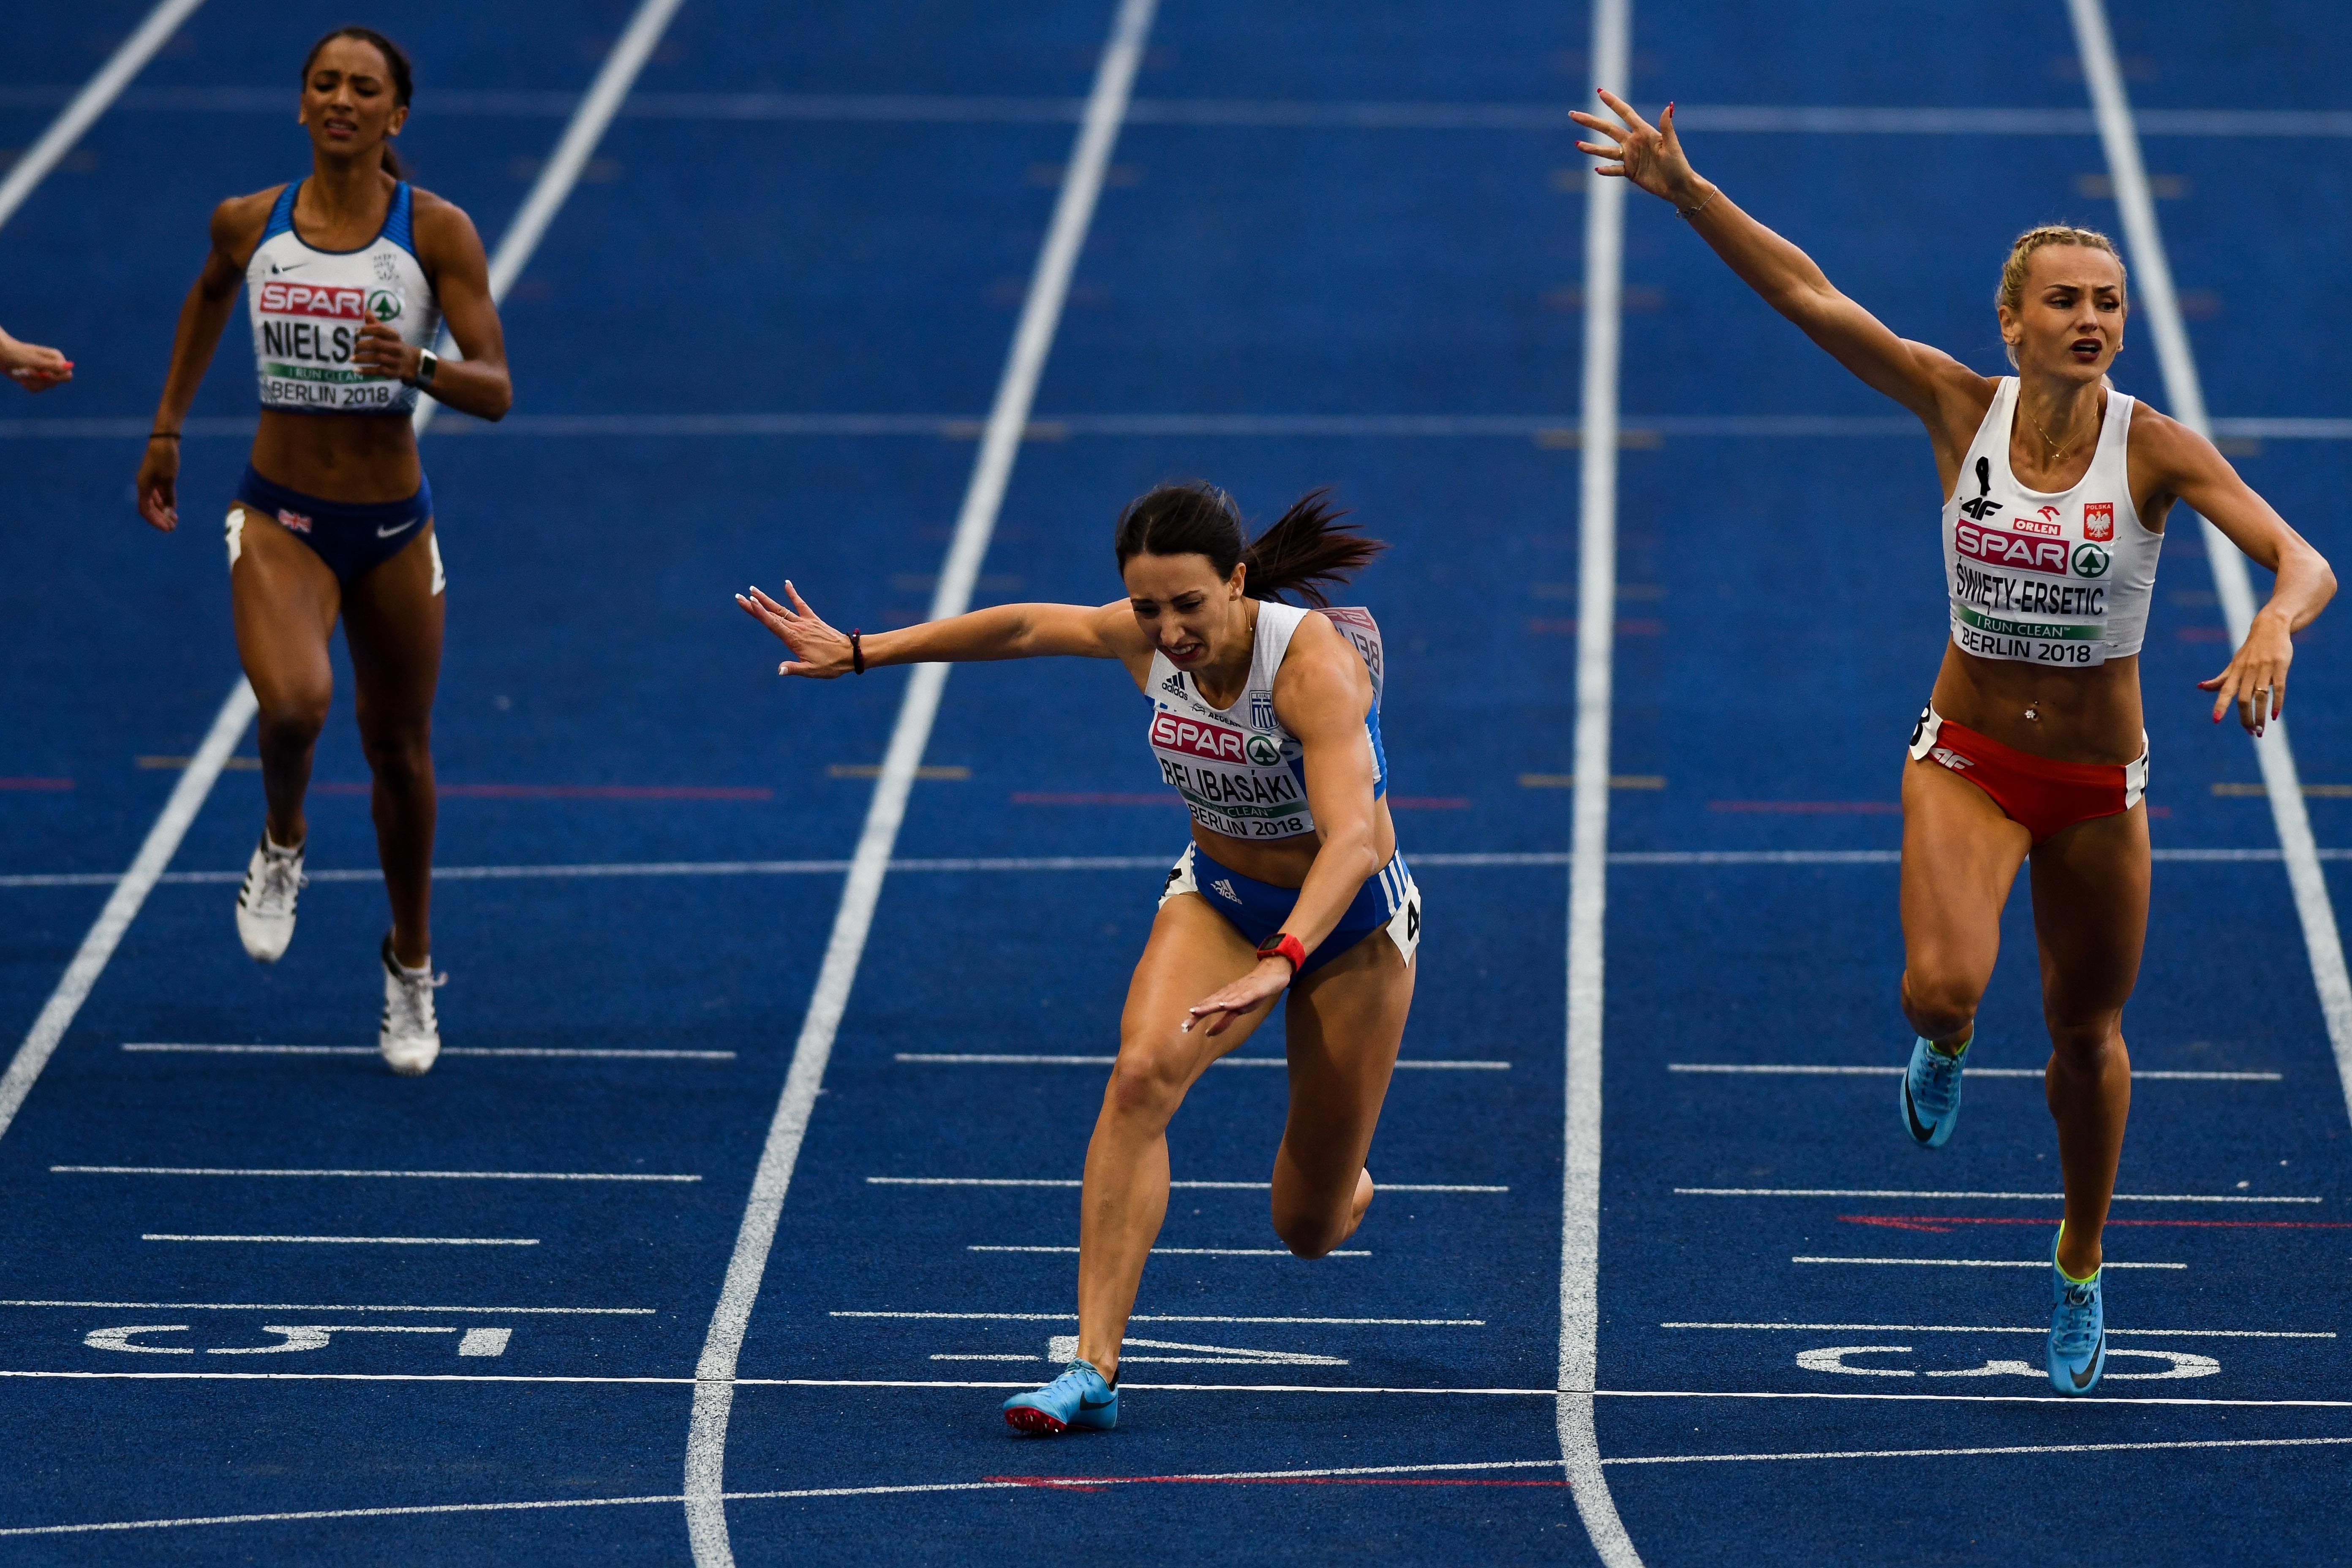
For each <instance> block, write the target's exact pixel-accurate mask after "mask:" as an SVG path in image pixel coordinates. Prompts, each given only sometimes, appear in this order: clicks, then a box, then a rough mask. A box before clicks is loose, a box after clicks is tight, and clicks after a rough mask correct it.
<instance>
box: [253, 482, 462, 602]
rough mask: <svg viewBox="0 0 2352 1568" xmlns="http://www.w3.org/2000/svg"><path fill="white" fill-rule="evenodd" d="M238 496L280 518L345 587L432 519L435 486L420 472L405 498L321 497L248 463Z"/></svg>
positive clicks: (405, 545) (403, 545) (404, 546)
mask: <svg viewBox="0 0 2352 1568" xmlns="http://www.w3.org/2000/svg"><path fill="white" fill-rule="evenodd" d="M236 499H237V500H238V501H240V502H241V503H243V504H244V505H246V506H249V507H251V508H253V509H254V510H256V511H258V512H260V513H262V514H263V515H264V516H266V517H274V518H276V519H277V520H278V522H279V523H280V524H281V525H283V526H284V528H285V529H286V531H288V532H289V533H291V534H292V535H293V536H294V537H295V538H297V539H299V540H300V541H301V542H303V543H305V544H307V545H309V546H310V548H311V550H313V551H314V552H317V554H318V557H319V559H320V560H321V561H323V562H325V563H327V569H328V570H329V571H331V572H332V573H333V574H335V581H336V582H338V583H341V584H343V585H344V586H345V587H349V586H350V585H351V584H352V583H353V582H355V581H357V580H358V579H360V578H362V577H364V576H366V575H367V574H368V573H370V572H372V571H373V570H374V569H375V568H376V567H378V566H380V565H382V564H383V563H384V562H386V561H389V560H391V559H392V558H393V557H394V556H395V555H397V554H399V553H400V552H402V551H404V550H405V549H407V548H408V545H409V542H411V541H412V540H414V539H415V537H416V535H417V533H418V531H420V530H421V529H423V528H424V526H425V524H426V523H428V522H430V521H433V486H432V483H431V481H429V480H427V479H425V478H424V477H423V476H422V475H419V476H418V478H417V483H416V493H415V495H413V496H410V497H409V498H408V499H407V500H390V501H347V500H320V499H319V498H318V497H317V496H306V495H304V494H303V493H302V492H301V491H300V490H289V489H287V488H286V487H285V486H284V485H280V484H273V483H271V482H270V481H269V480H268V479H263V478H262V477H261V476H260V475H259V474H257V473H256V472H254V468H253V465H252V464H250V463H247V465H246V466H245V478H243V479H239V480H238V481H237V484H236Z"/></svg>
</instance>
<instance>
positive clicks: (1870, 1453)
mask: <svg viewBox="0 0 2352 1568" xmlns="http://www.w3.org/2000/svg"><path fill="white" fill-rule="evenodd" d="M2035 1332H2037V1333H2042V1332H2047V1331H2046V1330H2036V1331H2035ZM2346 1443H2352V1437H2209V1438H2202V1439H2197V1440H2189V1441H2181V1442H2172V1443H2019V1444H2011V1445H2010V1446H2009V1447H1999V1448H1861V1449H1843V1450H1829V1451H1825V1452H1820V1453H1811V1454H1653V1455H1649V1456H1647V1457H1645V1458H1625V1459H1604V1460H1602V1461H1601V1463H1603V1464H1608V1465H1738V1464H1758V1463H1769V1462H1771V1461H1774V1460H1781V1459H1958V1458H1984V1457H1991V1456H1999V1455H2013V1454H2140V1453H2148V1452H2152V1451H2155V1450H2158V1449H2165V1448H2326V1447H2336V1446H2339V1445H2341V1444H2346Z"/></svg>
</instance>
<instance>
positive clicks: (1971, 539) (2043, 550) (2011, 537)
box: [1952, 522, 2066, 577]
mask: <svg viewBox="0 0 2352 1568" xmlns="http://www.w3.org/2000/svg"><path fill="white" fill-rule="evenodd" d="M1952 540H1953V542H1954V543H1955V544H1956V545H1958V548H1959V552H1960V553H1961V554H1963V555H1965V556H1968V557H1969V559H1970V560H1972V561H1983V562H1986V563H1990V564H1991V565H1995V566H2014V567H2018V568H2020V569H2021V570H2023V571H2027V572H2046V573H2048V574H2051V575H2052V576H2053V577H2063V576H2065V575H2066V542H2065V541H2063V540H2061V539H2028V538H2026V537H2025V536H2024V535H2023V534H2019V533H2011V532H2010V531H2007V530H2005V529H2003V530H1998V531H1997V530H1994V529H1990V528H1979V527H1978V526H1976V525H1975V524H1974V523H1968V522H1962V523H1956V524H1954V525H1953V529H1952Z"/></svg>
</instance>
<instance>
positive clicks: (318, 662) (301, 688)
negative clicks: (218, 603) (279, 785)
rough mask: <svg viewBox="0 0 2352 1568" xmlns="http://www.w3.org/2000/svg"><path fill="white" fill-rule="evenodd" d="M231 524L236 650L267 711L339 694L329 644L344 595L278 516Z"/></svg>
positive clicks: (245, 509)
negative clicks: (335, 690)
mask: <svg viewBox="0 0 2352 1568" xmlns="http://www.w3.org/2000/svg"><path fill="white" fill-rule="evenodd" d="M235 510H237V511H240V512H242V513H243V514H244V521H243V523H242V524H241V525H233V532H232V539H233V541H234V543H233V545H232V548H233V550H234V556H233V558H232V559H231V561H230V563H229V573H228V583H229V604H230V608H231V612H232V615H233V617H234V619H235V621H236V647H237V652H238V653H239V655H241V656H242V657H243V658H244V661H245V669H246V676H247V679H249V680H251V681H252V683H253V690H254V695H255V696H256V697H257V698H259V699H260V700H261V705H262V710H263V711H264V712H265V713H271V712H280V711H284V710H288V709H290V708H300V707H304V706H308V705H310V704H315V705H316V706H317V707H318V708H319V709H320V711H322V712H323V710H324V709H325V705H326V702H327V699H328V695H329V693H330V692H331V691H332V690H333V689H334V670H333V667H332V665H331V664H330V662H329V661H328V658H327V638H328V637H329V636H330V635H331V633H332V632H333V631H334V629H335V616H336V615H337V614H338V612H339V611H340V610H341V604H342V595H341V590H340V589H339V588H338V587H337V586H336V584H335V574H334V573H333V572H331V571H330V570H328V567H327V563H325V562H323V561H321V560H320V559H319V556H318V554H317V552H314V551H313V550H312V549H311V548H310V546H309V545H307V544H305V543H303V542H301V541H300V540H299V539H297V538H295V537H294V535H293V534H292V533H290V532H289V531H287V530H286V528H285V527H284V525H282V524H281V523H279V522H278V520H277V519H276V518H274V517H270V516H268V515H266V514H265V513H262V512H260V511H257V510H255V509H254V508H252V507H249V506H239V507H237V508H236V509H235Z"/></svg>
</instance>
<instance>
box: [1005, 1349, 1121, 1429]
mask: <svg viewBox="0 0 2352 1568" xmlns="http://www.w3.org/2000/svg"><path fill="white" fill-rule="evenodd" d="M1004 1421H1005V1425H1007V1426H1013V1427H1014V1428H1016V1429H1018V1430H1020V1431H1023V1432H1028V1433H1031V1434H1034V1436H1040V1437H1051V1436H1057V1435H1059V1434H1060V1433H1063V1432H1066V1431H1068V1430H1069V1429H1070V1428H1071V1427H1073V1426H1085V1427H1088V1428H1090V1429H1092V1430H1094V1431H1097V1432H1108V1431H1109V1430H1110V1429H1111V1428H1112V1427H1114V1426H1118V1389H1117V1388H1115V1387H1113V1386H1112V1385H1111V1384H1108V1383H1105V1382H1104V1381H1103V1374H1102V1373H1099V1372H1097V1371H1096V1370H1095V1364H1094V1363H1092V1362H1090V1361H1074V1362H1072V1363H1070V1364H1069V1365H1067V1366H1066V1367H1064V1368H1063V1369H1062V1375H1061V1376H1059V1377H1057V1378H1055V1380H1054V1381H1053V1382H1051V1383H1049V1384H1046V1385H1045V1387H1043V1388H1041V1389H1038V1390H1037V1391H1036V1392H1034V1394H1014V1395H1013V1397H1012V1398H1010V1399H1008V1400H1006V1401H1005V1402H1004Z"/></svg>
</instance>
